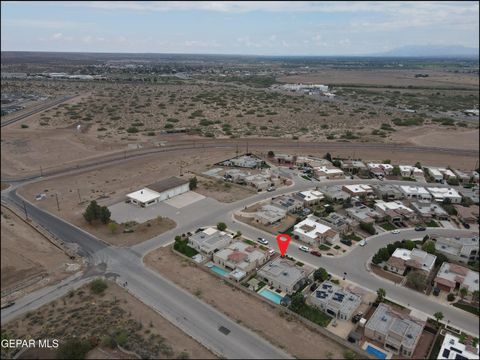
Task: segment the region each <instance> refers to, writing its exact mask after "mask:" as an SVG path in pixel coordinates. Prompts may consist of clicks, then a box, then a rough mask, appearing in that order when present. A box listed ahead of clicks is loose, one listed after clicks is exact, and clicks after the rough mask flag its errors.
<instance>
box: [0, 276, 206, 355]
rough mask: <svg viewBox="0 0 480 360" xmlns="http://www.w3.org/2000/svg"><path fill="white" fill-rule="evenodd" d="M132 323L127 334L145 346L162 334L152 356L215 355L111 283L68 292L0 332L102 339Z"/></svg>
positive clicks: (23, 335)
mask: <svg viewBox="0 0 480 360" xmlns="http://www.w3.org/2000/svg"><path fill="white" fill-rule="evenodd" d="M90 315H91V316H90ZM99 317H101V318H102V319H101V321H100V320H99V319H100V318H99ZM132 322H133V324H135V323H137V324H138V323H140V324H141V329H140V330H137V331H132V332H129V333H128V337H129V338H132V337H133V336H134V335H135V336H137V335H138V336H140V337H141V338H143V341H144V343H143V345H144V348H145V346H146V345H147V344H148V345H153V342H155V341H157V343H158V342H159V340H158V339H161V338H162V337H163V339H164V340H163V341H160V342H161V343H162V347H163V348H164V349H165V351H164V352H160V353H157V354H156V355H155V357H154V358H175V357H177V356H179V355H180V354H181V353H187V354H188V356H189V357H190V358H199V359H206V358H215V356H214V355H213V354H212V353H211V352H210V351H208V350H207V349H205V348H204V347H203V346H202V345H201V344H199V343H198V342H197V341H195V340H193V339H192V338H190V337H189V336H188V335H186V334H185V333H184V332H182V331H181V330H180V329H178V328H177V327H175V326H174V325H172V324H171V323H170V322H169V321H167V320H166V319H164V318H163V317H162V316H160V315H159V314H158V313H156V312H155V311H153V310H152V309H150V308H149V307H148V306H146V305H144V304H143V303H141V302H140V301H138V300H137V299H135V298H134V297H133V296H132V295H130V294H128V293H127V292H126V291H125V290H124V289H122V288H120V287H119V286H117V285H116V284H114V283H111V282H108V288H107V290H106V291H105V293H104V295H103V296H101V297H99V296H98V295H90V290H89V289H88V287H87V286H85V287H83V288H81V289H79V290H77V291H76V292H75V293H74V295H73V296H72V297H70V296H69V295H67V296H65V297H64V298H61V299H58V300H55V301H53V302H52V303H49V304H47V305H44V306H42V307H41V308H39V309H38V310H36V311H35V312H32V313H29V314H26V315H24V316H22V317H20V318H16V319H14V320H12V321H10V322H8V323H7V324H2V332H4V331H5V332H6V333H8V334H9V335H11V336H10V337H11V338H21V339H23V338H27V337H28V338H33V339H39V338H48V337H49V335H50V336H51V335H54V336H52V338H57V339H59V340H60V341H62V340H65V339H66V338H68V337H70V336H72V335H75V336H82V337H89V336H92V337H96V338H98V339H101V338H102V337H103V336H105V335H106V334H108V333H109V332H110V331H112V330H113V329H115V328H124V329H126V328H128V329H132V328H133V329H138V328H137V327H136V325H133V326H132ZM53 324H57V325H55V326H53ZM152 335H154V336H156V338H152V337H151V336H152ZM158 336H160V338H158ZM152 339H153V342H152ZM140 344H142V343H140ZM2 355H3V349H2ZM184 355H185V354H184ZM2 358H3V356H2Z"/></svg>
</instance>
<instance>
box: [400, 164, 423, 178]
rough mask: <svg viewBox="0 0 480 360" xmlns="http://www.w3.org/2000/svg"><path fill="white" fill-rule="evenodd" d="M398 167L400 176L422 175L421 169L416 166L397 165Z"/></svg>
mask: <svg viewBox="0 0 480 360" xmlns="http://www.w3.org/2000/svg"><path fill="white" fill-rule="evenodd" d="M398 167H399V169H400V175H401V176H402V177H423V170H422V169H419V168H417V167H416V166H410V165H399V166H398Z"/></svg>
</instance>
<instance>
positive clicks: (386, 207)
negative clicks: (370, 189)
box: [375, 200, 415, 221]
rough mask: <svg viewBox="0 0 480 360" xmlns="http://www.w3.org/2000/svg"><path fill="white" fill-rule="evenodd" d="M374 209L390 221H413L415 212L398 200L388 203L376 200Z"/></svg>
mask: <svg viewBox="0 0 480 360" xmlns="http://www.w3.org/2000/svg"><path fill="white" fill-rule="evenodd" d="M375 209H376V210H378V211H379V212H380V213H381V214H383V215H384V216H388V217H390V219H391V220H392V221H402V220H413V219H414V218H415V211H413V210H412V209H410V208H409V207H407V206H405V205H403V203H402V202H401V201H398V200H397V201H388V202H385V201H383V200H376V201H375Z"/></svg>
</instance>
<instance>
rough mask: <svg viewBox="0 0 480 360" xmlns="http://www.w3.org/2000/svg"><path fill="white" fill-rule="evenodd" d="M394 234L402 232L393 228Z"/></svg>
mask: <svg viewBox="0 0 480 360" xmlns="http://www.w3.org/2000/svg"><path fill="white" fill-rule="evenodd" d="M392 234H400V230H392Z"/></svg>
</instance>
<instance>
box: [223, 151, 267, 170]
mask: <svg viewBox="0 0 480 360" xmlns="http://www.w3.org/2000/svg"><path fill="white" fill-rule="evenodd" d="M264 163H265V162H264V161H263V160H262V159H260V158H258V157H256V156H255V155H251V154H245V155H240V156H237V157H234V158H232V159H229V160H225V161H223V162H221V163H219V164H218V165H222V166H236V167H243V168H249V169H254V168H260V167H262V166H263V164H264Z"/></svg>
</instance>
